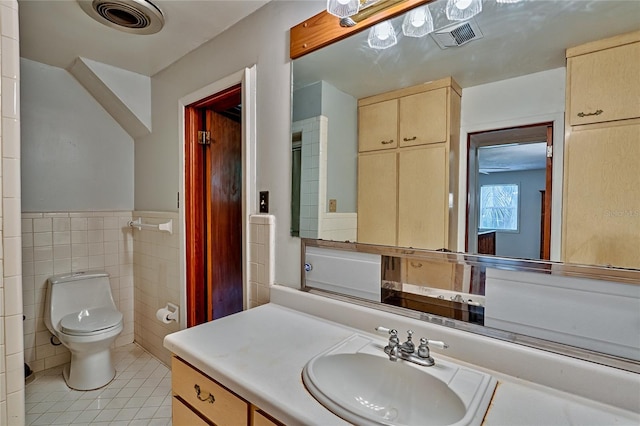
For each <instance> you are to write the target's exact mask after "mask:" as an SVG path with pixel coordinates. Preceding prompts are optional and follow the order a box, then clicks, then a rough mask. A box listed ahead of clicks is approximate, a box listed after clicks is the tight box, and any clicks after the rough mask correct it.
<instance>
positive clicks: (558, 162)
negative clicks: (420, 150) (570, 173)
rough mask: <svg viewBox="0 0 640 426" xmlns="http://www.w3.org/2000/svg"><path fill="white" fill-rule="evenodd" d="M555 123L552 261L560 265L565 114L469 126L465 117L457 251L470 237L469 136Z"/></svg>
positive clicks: (525, 117) (462, 131) (461, 153)
mask: <svg viewBox="0 0 640 426" xmlns="http://www.w3.org/2000/svg"><path fill="white" fill-rule="evenodd" d="M546 122H549V123H553V176H552V182H551V185H552V195H551V198H552V204H551V240H550V241H551V253H550V257H551V260H552V261H560V258H561V254H562V196H563V176H564V134H565V128H564V111H563V112H554V113H547V114H536V115H529V116H522V117H518V118H513V119H508V120H500V121H487V122H482V123H474V124H466V123H465V120H464V116H463V122H462V126H461V128H460V145H459V149H460V155H459V159H460V165H459V167H460V169H459V175H458V182H459V188H458V189H459V192H458V205H459V206H460V207H461V208H459V209H458V244H457V247H458V249H457V250H458V251H463V250H464V247H465V244H466V237H467V229H466V228H467V227H466V221H467V217H466V215H467V209H466V208H464V206H466V205H467V168H468V164H467V155H468V153H467V140H468V137H469V134H470V133H478V132H485V131H490V130H495V129H501V128H509V127H521V126H526V125H528V124H531V123H546Z"/></svg>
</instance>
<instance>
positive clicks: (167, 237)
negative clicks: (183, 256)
mask: <svg viewBox="0 0 640 426" xmlns="http://www.w3.org/2000/svg"><path fill="white" fill-rule="evenodd" d="M133 217H134V218H135V219H138V218H140V219H142V223H148V224H159V223H166V222H168V221H170V220H171V221H172V224H173V233H172V234H169V233H168V232H166V231H162V232H161V231H158V230H152V229H142V230H137V229H136V230H134V231H133V263H134V268H133V275H134V283H135V295H134V298H135V326H134V330H135V341H136V342H137V343H138V344H139V345H140V346H142V347H143V348H145V349H146V350H147V351H149V352H150V353H151V354H153V355H154V356H155V357H156V358H158V359H159V360H160V361H162V362H164V363H165V364H167V365H170V357H171V354H170V353H169V351H167V350H166V349H165V348H164V347H163V346H162V341H163V339H164V336H166V335H167V334H169V333H172V332H174V331H178V330H180V326H179V324H178V323H177V322H171V323H169V324H164V323H162V322H160V321H159V320H158V319H157V318H156V312H157V311H158V309H160V308H163V307H164V306H165V305H166V304H167V302H170V303H173V304H175V305H177V306H180V287H181V285H180V283H181V280H180V238H179V237H180V236H179V231H180V227H179V222H178V214H177V213H172V212H143V211H136V212H134V213H133ZM180 308H181V309H182V306H180ZM182 328H184V327H182Z"/></svg>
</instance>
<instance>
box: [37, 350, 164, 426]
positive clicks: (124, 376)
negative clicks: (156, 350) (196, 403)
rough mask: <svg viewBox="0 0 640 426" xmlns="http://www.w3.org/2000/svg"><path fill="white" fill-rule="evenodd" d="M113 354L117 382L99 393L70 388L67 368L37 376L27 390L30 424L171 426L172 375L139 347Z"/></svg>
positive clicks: (50, 370)
mask: <svg viewBox="0 0 640 426" xmlns="http://www.w3.org/2000/svg"><path fill="white" fill-rule="evenodd" d="M113 354H114V362H115V366H116V377H115V379H114V380H113V381H112V382H111V383H109V384H108V385H107V386H105V387H103V388H101V389H98V390H94V391H87V392H81V391H76V390H72V389H69V388H68V387H67V385H66V384H65V383H64V379H63V378H62V367H56V368H51V369H49V370H45V371H40V372H37V373H35V375H36V376H35V379H34V380H33V382H31V383H29V384H28V385H27V386H26V392H25V411H26V425H27V426H41V425H102V426H105V425H118V426H125V425H127V426H129V425H131V426H137V425H145V426H170V425H171V371H170V370H169V369H168V368H167V367H166V366H165V365H164V364H162V363H161V362H160V361H158V360H157V359H156V358H154V357H153V356H151V355H150V354H149V353H148V352H146V351H145V350H144V349H142V348H140V347H139V346H138V345H136V344H135V343H132V344H129V345H126V346H122V347H119V348H115V349H114V352H113Z"/></svg>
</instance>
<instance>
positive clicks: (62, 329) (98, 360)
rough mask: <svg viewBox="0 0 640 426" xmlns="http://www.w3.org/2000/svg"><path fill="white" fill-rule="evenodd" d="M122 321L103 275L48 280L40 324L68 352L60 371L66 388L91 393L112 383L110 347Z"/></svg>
mask: <svg viewBox="0 0 640 426" xmlns="http://www.w3.org/2000/svg"><path fill="white" fill-rule="evenodd" d="M122 318H123V317H122V313H121V312H119V311H118V310H117V308H116V306H115V303H114V301H113V296H112V294H111V286H110V285H109V275H108V274H107V273H105V272H102V271H96V272H77V273H74V274H67V275H57V276H53V277H51V278H49V280H48V283H47V294H46V298H45V316H44V321H45V325H46V326H47V328H48V329H49V331H50V332H51V333H52V334H53V335H54V336H56V337H57V338H58V340H60V343H62V344H63V345H64V346H65V347H67V348H68V349H69V351H70V352H71V363H70V364H69V365H68V366H66V367H65V369H64V371H63V376H64V379H65V381H66V383H67V385H68V386H69V387H70V388H72V389H77V390H93V389H98V388H101V387H102V386H104V385H106V384H108V383H109V382H110V381H111V380H113V378H114V377H115V374H116V370H115V367H114V365H113V360H112V355H111V345H112V344H113V342H114V341H115V339H116V337H117V336H118V335H119V334H120V333H121V332H122V328H123V321H122Z"/></svg>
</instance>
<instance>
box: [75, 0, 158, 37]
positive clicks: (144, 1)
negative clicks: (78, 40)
mask: <svg viewBox="0 0 640 426" xmlns="http://www.w3.org/2000/svg"><path fill="white" fill-rule="evenodd" d="M78 3H79V4H80V7H81V8H82V9H83V10H84V11H85V12H86V13H87V15H89V16H91V17H92V18H93V19H95V20H96V21H98V22H100V23H102V24H104V25H106V26H109V27H111V28H115V29H118V30H120V31H124V32H127V33H132V34H154V33H157V32H158V31H160V30H161V29H162V27H163V26H164V15H163V14H162V11H161V10H160V9H158V7H157V6H156V5H154V4H153V3H151V2H150V1H148V0H78Z"/></svg>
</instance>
